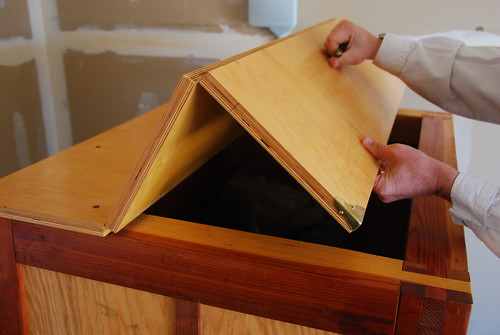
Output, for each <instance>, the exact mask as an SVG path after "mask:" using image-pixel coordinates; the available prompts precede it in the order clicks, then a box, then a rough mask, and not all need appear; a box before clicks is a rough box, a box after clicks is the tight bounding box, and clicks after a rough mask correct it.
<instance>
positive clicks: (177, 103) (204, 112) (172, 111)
mask: <svg viewBox="0 0 500 335" xmlns="http://www.w3.org/2000/svg"><path fill="white" fill-rule="evenodd" d="M242 131H243V130H242V128H241V127H240V126H239V125H238V123H236V121H234V119H233V118H231V116H230V115H229V114H227V113H226V112H225V111H224V109H223V108H222V107H221V106H220V105H219V104H218V103H217V102H216V101H215V100H214V99H213V98H212V97H211V96H210V95H209V94H208V93H207V92H206V91H205V90H204V89H203V88H202V87H200V86H199V85H198V83H197V78H196V77H195V78H188V77H184V78H182V79H181V80H180V82H179V85H178V87H177V89H176V91H175V93H174V96H173V98H172V100H171V101H170V102H169V104H168V107H167V109H166V111H165V113H164V115H163V117H162V119H161V120H160V122H159V126H158V128H157V130H156V131H155V132H154V133H153V135H152V137H151V141H150V143H149V145H148V147H147V148H146V150H145V151H144V153H143V155H142V157H141V160H140V162H139V164H138V165H137V167H136V170H135V172H134V173H133V174H131V178H130V180H129V182H128V184H127V186H126V187H125V188H124V191H123V192H122V195H121V197H120V199H119V201H118V202H117V205H116V206H115V209H114V211H113V213H112V215H111V217H110V218H109V220H108V221H107V223H106V227H108V228H109V229H111V230H113V231H115V232H116V231H118V230H120V229H121V228H123V227H124V226H125V225H127V224H128V223H129V222H131V221H132V220H133V219H135V218H136V217H137V215H139V214H141V213H142V212H143V211H144V210H145V209H146V208H148V207H149V206H150V205H151V204H152V203H154V202H155V201H157V200H158V199H159V198H160V197H161V196H163V195H164V194H165V193H166V192H168V191H169V190H171V189H172V188H173V187H175V186H176V185H177V184H178V183H180V182H181V181H182V180H184V179H185V178H186V177H187V176H189V175H190V174H191V173H192V172H193V171H195V170H196V169H197V168H198V167H200V166H201V165H202V164H204V163H205V162H206V161H207V160H208V159H210V158H211V157H212V156H213V155H214V154H216V153H217V152H218V151H220V150H221V149H223V148H224V147H225V146H226V145H227V144H228V143H230V142H231V141H232V140H234V138H235V137H236V136H237V135H239V134H241V132H242Z"/></svg>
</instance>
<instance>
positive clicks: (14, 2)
mask: <svg viewBox="0 0 500 335" xmlns="http://www.w3.org/2000/svg"><path fill="white" fill-rule="evenodd" d="M17 36H22V37H25V38H31V28H30V18H29V15H28V6H27V4H26V0H4V1H0V39H3V38H9V37H17Z"/></svg>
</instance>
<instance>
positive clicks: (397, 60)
mask: <svg viewBox="0 0 500 335" xmlns="http://www.w3.org/2000/svg"><path fill="white" fill-rule="evenodd" d="M413 43H414V41H412V40H410V39H407V38H404V37H401V36H398V35H394V34H391V33H387V34H386V35H385V37H384V40H383V41H382V44H381V45H380V48H379V51H378V53H377V56H375V59H374V60H373V63H374V64H375V65H377V66H378V67H380V68H382V69H384V70H386V71H388V72H390V73H392V74H394V75H398V74H400V73H401V70H402V68H403V66H404V65H405V63H406V59H407V57H408V54H409V53H410V51H411V50H412V48H413Z"/></svg>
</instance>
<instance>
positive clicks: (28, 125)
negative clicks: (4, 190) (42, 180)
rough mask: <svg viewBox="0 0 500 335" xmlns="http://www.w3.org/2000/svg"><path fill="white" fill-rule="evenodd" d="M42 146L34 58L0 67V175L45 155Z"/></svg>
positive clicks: (40, 117) (39, 104) (40, 115)
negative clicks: (14, 64) (19, 63)
mask: <svg viewBox="0 0 500 335" xmlns="http://www.w3.org/2000/svg"><path fill="white" fill-rule="evenodd" d="M40 145H41V146H42V150H40ZM44 147H45V138H44V128H43V117H42V109H41V102H40V95H39V91H38V79H37V71H36V64H35V61H34V60H31V61H29V62H26V63H23V64H21V65H18V66H0V152H1V153H2V155H1V159H0V177H3V176H5V175H7V174H9V173H12V172H14V171H16V170H18V169H19V168H21V167H23V166H25V164H28V163H31V162H36V161H38V160H40V159H42V158H45V157H46V151H45V150H43V148H44Z"/></svg>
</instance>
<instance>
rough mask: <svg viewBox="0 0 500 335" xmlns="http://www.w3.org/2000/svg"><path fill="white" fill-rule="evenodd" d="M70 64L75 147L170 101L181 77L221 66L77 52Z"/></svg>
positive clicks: (206, 61) (197, 61)
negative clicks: (213, 66) (150, 103)
mask: <svg viewBox="0 0 500 335" xmlns="http://www.w3.org/2000/svg"><path fill="white" fill-rule="evenodd" d="M64 59H65V72H66V81H67V86H68V97H69V103H70V111H71V122H72V126H73V139H74V141H75V143H78V142H81V141H83V140H85V139H87V138H89V137H91V136H94V135H97V134H98V133H100V132H102V131H105V130H107V129H109V128H111V127H114V126H116V125H118V124H120V123H122V122H125V121H127V120H129V119H131V118H133V117H134V116H136V115H138V114H140V113H141V111H142V112H144V109H149V110H150V109H153V108H154V107H156V106H157V105H159V104H163V103H165V102H167V101H168V99H169V98H170V95H171V94H172V92H173V90H174V89H175V86H176V85H177V82H178V80H179V78H180V76H182V75H183V74H184V73H187V72H189V71H192V70H194V69H197V68H199V67H201V66H204V65H208V64H210V63H212V62H213V61H215V60H209V59H194V58H166V57H139V56H122V55H116V54H115V53H112V52H106V53H101V54H95V55H94V54H85V53H83V52H79V51H71V50H69V51H67V52H66V54H65V57H64ZM141 98H142V99H141ZM151 101H153V102H155V101H156V103H155V104H154V105H150V106H149V108H148V107H146V106H141V104H143V105H147V104H148V103H149V102H151Z"/></svg>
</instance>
